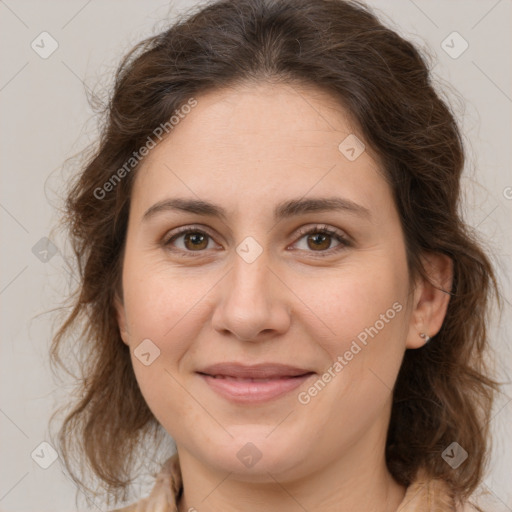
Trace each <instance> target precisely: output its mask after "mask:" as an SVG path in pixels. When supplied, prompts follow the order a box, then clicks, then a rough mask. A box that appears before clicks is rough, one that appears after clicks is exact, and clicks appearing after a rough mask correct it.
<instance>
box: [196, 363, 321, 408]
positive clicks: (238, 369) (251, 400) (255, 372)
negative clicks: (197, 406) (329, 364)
mask: <svg viewBox="0 0 512 512" xmlns="http://www.w3.org/2000/svg"><path fill="white" fill-rule="evenodd" d="M197 373H198V374H199V375H200V376H201V378H202V379H203V380H204V381H205V382H206V384H207V385H208V386H209V388H210V389H211V390H213V391H214V392H215V393H217V394H218V395H220V396H222V397H223V398H225V399H228V400H229V401H231V402H235V403H237V404H248V405H250V404H257V403H261V402H266V401H269V400H275V399H277V398H280V397H282V396H283V395H286V394H288V393H290V392H291V391H293V390H294V389H296V388H297V387H299V386H300V385H301V384H303V383H304V382H305V381H307V380H308V379H309V378H310V377H311V376H313V375H315V372H313V371H311V370H307V369H305V368H298V367H295V366H288V365H283V364H274V363H272V364H267V363H262V364H257V365H251V366H247V365H241V364H238V363H219V364H215V365H211V366H208V367H206V368H203V369H202V370H200V371H198V372H197Z"/></svg>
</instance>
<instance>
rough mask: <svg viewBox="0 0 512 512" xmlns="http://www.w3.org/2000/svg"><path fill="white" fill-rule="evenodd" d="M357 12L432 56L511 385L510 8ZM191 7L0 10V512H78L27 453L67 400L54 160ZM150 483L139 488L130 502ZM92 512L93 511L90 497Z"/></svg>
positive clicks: (389, 4) (502, 444) (509, 459)
mask: <svg viewBox="0 0 512 512" xmlns="http://www.w3.org/2000/svg"><path fill="white" fill-rule="evenodd" d="M369 3H370V4H371V5H372V6H375V7H376V8H377V9H378V10H379V11H380V12H381V13H382V14H383V16H384V19H385V21H387V22H388V23H389V24H391V25H392V26H394V28H395V29H396V30H398V31H399V32H400V33H402V35H405V36H406V37H408V38H410V39H411V40H413V41H414V42H416V43H417V44H419V45H420V46H422V47H428V48H430V50H429V51H430V53H431V55H432V56H433V58H434V59H435V60H434V62H436V65H435V75H436V77H437V78H438V80H439V81H440V82H442V83H443V84H444V86H443V87H444V88H445V89H444V90H448V92H447V95H448V98H449V100H450V101H451V102H452V104H453V105H454V108H455V109H456V111H457V115H458V116H459V118H460V119H461V122H462V128H463V131H464V134H465V136H466V141H467V146H468V157H469V160H468V165H467V174H466V176H465V180H464V186H465V191H466V196H467V198H466V203H465V211H466V212H467V219H468V220H469V222H470V223H471V224H472V225H473V226H474V227H475V228H476V229H477V231H478V232H479V233H480V235H481V236H482V237H483V239H484V241H485V242H486V243H487V245H488V247H489V249H490V250H491V252H492V257H493V261H494V262H495V264H496V266H497V268H498V272H499V275H500V280H501V283H502V286H503V290H504V292H505V299H506V301H508V303H506V304H505V310H504V315H503V321H502V324H501V325H498V324H497V323H496V324H495V325H494V326H493V343H494V347H495V349H496V351H497V353H498V355H499V360H498V365H499V367H498V370H499V375H500V377H501V379H502V380H509V381H510V375H512V364H511V359H512V357H511V348H510V344H509V342H508V340H509V339H510V336H509V334H510V332H511V325H510V323H511V322H510V318H511V315H510V305H509V304H510V296H511V294H510V270H511V258H510V254H511V247H512V246H511V240H512V236H511V235H512V232H511V231H512V230H511V227H510V225H511V223H510V219H511V211H512V188H511V187H512V174H511V168H510V163H511V158H510V156H511V155H510V147H511V143H512V137H511V135H512V134H511V123H510V120H511V115H510V114H511V104H512V99H511V98H512V93H511V87H510V85H511V60H510V54H511V51H510V50H511V32H512V31H511V27H510V20H511V11H512V2H511V1H510V0H498V1H496V0H492V1H491V0H488V1H487V0H480V1H475V0H472V1H467V0H465V1H450V2H448V1H446V0H444V1H440V0H438V1H432V0H430V1H427V0H414V1H413V0H393V1H386V2H383V1H381V2H378V1H376V0H372V1H371V2H369ZM194 5H197V2H195V1H192V0H188V1H185V0H182V1H179V2H172V3H168V2H165V1H164V0H152V1H144V2H143V1H141V0H139V1H135V0H130V1H128V0H123V1H120V0H116V1H114V0H109V1H102V2H100V1H99V0H90V1H74V0H73V1H70V0H66V1H64V0H61V1H55V0H52V1H46V2H41V1H21V0H7V1H0V16H1V18H0V28H1V32H0V34H1V36H0V37H1V44H0V52H1V62H2V66H1V68H0V102H1V109H2V110H1V112H2V116H1V137H0V147H1V153H0V155H1V189H0V225H1V240H2V244H1V262H2V267H1V276H0V301H1V324H0V325H1V335H2V340H1V350H2V356H1V363H0V364H1V366H0V375H1V382H2V384H1V387H0V432H1V448H0V449H1V453H0V461H1V467H0V510H1V511H9V512H14V511H36V510H37V511H39V512H43V511H50V510H51V511H52V512H57V511H66V510H67V511H71V510H76V509H77V507H76V505H75V492H76V489H75V487H74V485H73V484H72V482H71V481H70V480H68V479H67V477H66V476H65V475H64V474H63V472H62V470H61V466H60V459H58V460H57V461H56V462H55V463H54V464H52V465H51V466H50V467H49V468H48V469H46V470H44V469H42V468H41V467H39V465H37V464H36V463H35V462H34V461H33V460H32V458H31V453H32V452H33V450H34V449H36V448H37V447H38V446H39V444H40V443H41V442H43V441H45V440H49V437H48V419H49V416H50V414H51V412H52V410H53V409H54V407H55V405H56V404H58V403H60V401H61V400H65V397H66V391H67V388H66V386H65V385H64V384H61V383H58V382H54V380H53V377H52V374H51V372H50V369H49V365H48V357H47V352H48V345H49V341H50V338H51V333H52V329H53V324H52V322H54V321H55V317H54V316H52V315H51V314H48V313H46V312H47V311H48V310H50V309H51V308H54V307H57V306H58V305H59V303H60V301H61V300H62V298H63V294H64V293H65V291H66V289H67V286H68V285H69V284H70V283H72V282H73V278H72V276H70V275H69V274H68V273H67V270H66V269H65V266H64V258H65V256H64V255H65V254H68V252H67V251H68V249H67V248H66V244H65V240H63V239H62V238H59V237H58V236H57V235H54V234H52V233H51V228H52V227H53V226H54V225H55V222H56V220H57V218H58V214H57V212H56V211H55V209H54V206H55V205H57V204H59V203H58V201H59V197H60V196H61V195H62V190H63V180H64V178H66V177H67V176H68V175H69V173H72V172H73V171H74V169H76V166H75V167H73V165H70V164H68V165H64V163H65V161H66V159H68V158H69V157H71V156H73V155H74V154H75V153H77V152H78V151H80V150H82V149H83V148H84V147H85V146H86V145H87V144H88V143H89V142H91V141H93V140H94V138H95V136H96V133H97V132H96V121H95V119H94V118H93V117H92V111H91V109H90V108H89V106H88V103H87V101H86V96H85V92H84V91H85V90H86V89H88V90H89V91H90V90H91V89H93V90H94V91H95V92H96V93H97V94H99V95H100V96H101V94H102V91H103V90H104V88H105V87H107V86H108V85H109V84H110V83H111V79H112V75H113V72H114V70H115V66H116V64H117V63H118V61H119V59H120V57H121V56H122V55H123V54H124V53H125V52H126V51H127V50H128V49H129V48H131V46H132V45H133V44H134V43H136V42H137V41H139V40H140V39H142V38H143V37H145V36H147V35H150V34H152V33H154V32H156V31H159V30H160V29H162V28H164V26H166V24H167V23H168V22H169V21H171V20H172V18H173V15H174V13H178V12H182V11H183V10H184V9H188V8H190V7H191V6H194ZM43 31H47V32H49V33H50V34H51V35H52V37H53V38H54V39H55V40H56V41H57V42H58V45H59V46H58V49H57V50H56V51H55V52H54V53H53V54H52V55H51V56H50V57H49V58H47V59H43V58H41V57H40V56H39V55H38V54H37V53H36V52H35V51H34V50H33V49H32V48H31V42H32V41H33V40H34V39H36V38H37V37H38V36H39V34H40V33H41V32H43ZM453 31H457V32H458V33H460V34H461V35H462V37H463V38H464V39H465V40H466V41H467V42H468V43H469V48H468V49H467V50H466V51H465V52H464V53H463V54H462V55H461V56H460V57H458V58H457V59H453V58H452V57H450V56H449V55H448V54H447V53H446V52H445V51H444V50H443V48H442V47H441V43H442V41H443V40H445V38H446V37H447V36H448V35H449V34H451V33H452V32H453ZM37 40H38V39H36V41H37ZM449 41H450V40H448V42H449ZM449 44H451V43H450V42H449ZM458 44H460V42H457V41H455V43H454V45H455V49H457V48H460V46H459V47H458V46H457V45H458ZM446 87H448V89H446ZM453 91H458V93H459V94H460V95H461V97H462V98H463V102H462V103H461V102H459V101H458V100H457V96H456V93H455V92H453ZM43 237H49V238H51V239H52V241H53V242H54V243H55V245H56V247H58V249H59V252H58V253H57V254H56V255H54V256H53V257H52V258H51V259H49V261H47V262H46V263H45V262H43V261H40V259H38V258H37V257H36V255H35V254H34V253H33V252H32V248H33V246H34V245H35V244H36V243H37V242H38V241H39V240H40V239H41V238H43ZM503 391H504V394H503V395H502V396H500V397H499V398H498V402H497V404H496V407H495V410H494V414H493V418H492V427H493V431H494V433H495V446H494V451H493V458H492V463H491V468H490V471H489V472H488V474H487V476H486V479H485V484H484V488H488V490H489V491H491V492H492V493H493V496H494V499H495V500H496V502H497V503H498V505H497V508H496V509H493V510H503V511H512V489H511V486H510V482H511V477H510V475H511V474H512V433H511V430H512V429H511V425H512V400H511V397H512V387H511V385H510V384H508V385H507V386H505V387H504V388H503ZM149 482H150V480H148V479H147V478H146V479H141V484H140V485H141V489H142V490H141V492H145V490H148V489H149V488H148V485H150V484H149ZM83 510H86V508H83ZM87 510H89V509H87ZM90 510H105V507H104V506H103V505H102V501H101V499H96V501H95V504H94V505H92V504H91V508H90Z"/></svg>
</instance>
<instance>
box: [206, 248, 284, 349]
mask: <svg viewBox="0 0 512 512" xmlns="http://www.w3.org/2000/svg"><path fill="white" fill-rule="evenodd" d="M251 244H252V245H251ZM256 249H257V248H256V246H255V245H254V242H253V241H251V240H245V241H244V242H242V243H241V244H239V246H238V247H237V253H236V254H234V261H233V268H232V270H231V272H229V276H228V280H227V281H226V284H225V287H224V288H223V292H222V298H221V300H220V301H219V302H218V304H217V308H216V311H215V314H214V318H213V321H214V327H215V328H216V329H217V330H222V331H230V332H231V333H232V334H234V335H235V336H236V337H237V338H239V339H242V340H247V341H257V340H258V339H260V338H261V336H262V333H263V334H265V333H266V334H267V335H268V333H269V332H271V331H275V333H277V332H283V331H285V330H286V329H287V328H288V326H289V323H290V317H289V311H290V307H289V305H288V303H287V300H288V299H287V298H286V295H285V291H284V290H282V289H278V288H279V284H278V283H277V282H276V281H278V280H277V278H276V277H275V275H274V274H273V271H272V270H271V268H270V264H271V262H270V260H269V257H268V251H265V250H261V249H263V248H261V249H260V251H261V252H260V254H259V255H256V253H255V252H254V251H255V250H256ZM281 287H282V285H281Z"/></svg>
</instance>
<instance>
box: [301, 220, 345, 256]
mask: <svg viewBox="0 0 512 512" xmlns="http://www.w3.org/2000/svg"><path fill="white" fill-rule="evenodd" d="M299 236H300V238H299V240H298V241H297V242H296V243H295V244H294V245H295V246H296V248H297V249H299V250H301V251H306V252H310V253H311V252H315V253H317V254H316V256H328V255H332V254H333V253H336V252H338V251H341V250H343V249H345V248H346V247H349V246H350V245H351V243H350V241H349V239H348V238H347V237H346V236H345V235H344V234H343V232H341V231H338V230H336V229H333V228H330V227H327V226H314V227H312V228H309V229H308V228H306V229H303V230H301V231H300V232H299ZM333 242H334V243H335V245H334V246H333Z"/></svg>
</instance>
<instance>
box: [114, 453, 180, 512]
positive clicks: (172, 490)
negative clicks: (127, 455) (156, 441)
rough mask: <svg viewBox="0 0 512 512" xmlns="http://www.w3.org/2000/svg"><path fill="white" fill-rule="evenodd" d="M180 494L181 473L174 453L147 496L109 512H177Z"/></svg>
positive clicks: (163, 466)
mask: <svg viewBox="0 0 512 512" xmlns="http://www.w3.org/2000/svg"><path fill="white" fill-rule="evenodd" d="M181 492H182V480H181V471H180V467H179V459H178V454H177V453H175V454H174V455H173V456H172V457H169V458H168V459H167V460H166V461H165V463H164V464H163V465H162V468H161V470H160V472H159V473H158V475H157V476H156V481H155V484H154V486H153V489H152V490H151V493H150V494H149V496H147V497H146V498H142V499H140V500H139V501H137V502H136V503H132V504H131V505H128V506H127V507H123V508H118V509H115V510H111V511H109V512H178V508H177V502H178V499H179V497H180V495H181Z"/></svg>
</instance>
